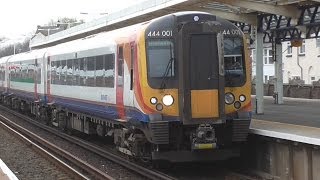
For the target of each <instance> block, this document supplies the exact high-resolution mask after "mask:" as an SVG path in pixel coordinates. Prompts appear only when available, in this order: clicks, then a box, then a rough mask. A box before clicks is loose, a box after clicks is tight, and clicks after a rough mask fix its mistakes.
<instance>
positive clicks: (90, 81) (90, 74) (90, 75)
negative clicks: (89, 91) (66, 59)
mask: <svg viewBox="0 0 320 180" xmlns="http://www.w3.org/2000/svg"><path fill="white" fill-rule="evenodd" d="M86 59H87V86H90V87H93V86H95V79H94V71H95V67H94V66H95V57H88V58H86Z"/></svg>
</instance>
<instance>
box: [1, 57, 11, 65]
mask: <svg viewBox="0 0 320 180" xmlns="http://www.w3.org/2000/svg"><path fill="white" fill-rule="evenodd" d="M11 56H12V55H10V56H5V57H1V58H0V64H4V63H6V62H7V61H8V59H9V58H10V57H11Z"/></svg>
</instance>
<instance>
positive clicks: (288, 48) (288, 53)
mask: <svg viewBox="0 0 320 180" xmlns="http://www.w3.org/2000/svg"><path fill="white" fill-rule="evenodd" d="M287 56H292V46H291V43H290V42H288V43H287Z"/></svg>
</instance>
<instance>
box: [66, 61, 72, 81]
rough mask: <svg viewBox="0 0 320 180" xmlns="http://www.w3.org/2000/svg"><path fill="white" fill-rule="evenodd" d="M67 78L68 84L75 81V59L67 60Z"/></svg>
mask: <svg viewBox="0 0 320 180" xmlns="http://www.w3.org/2000/svg"><path fill="white" fill-rule="evenodd" d="M66 75H67V78H66V81H67V82H66V84H67V85H71V86H72V83H73V59H68V60H67V74H66Z"/></svg>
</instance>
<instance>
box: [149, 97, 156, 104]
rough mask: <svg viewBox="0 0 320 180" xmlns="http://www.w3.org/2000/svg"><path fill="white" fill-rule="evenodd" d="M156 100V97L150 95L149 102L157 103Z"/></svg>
mask: <svg viewBox="0 0 320 180" xmlns="http://www.w3.org/2000/svg"><path fill="white" fill-rule="evenodd" d="M157 102H158V99H157V98H156V97H152V98H151V99H150V103H151V104H153V105H154V104H157Z"/></svg>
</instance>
